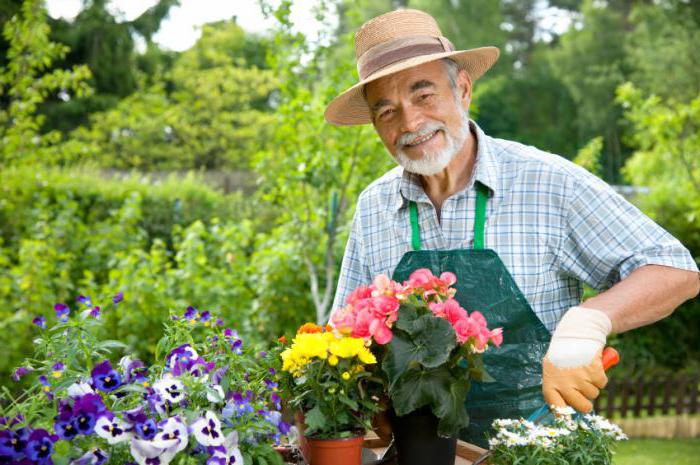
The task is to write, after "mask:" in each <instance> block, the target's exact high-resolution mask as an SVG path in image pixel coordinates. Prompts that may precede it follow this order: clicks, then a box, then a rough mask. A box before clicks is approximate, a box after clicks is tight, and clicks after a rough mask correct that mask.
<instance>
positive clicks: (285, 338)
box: [277, 336, 287, 344]
mask: <svg viewBox="0 0 700 465" xmlns="http://www.w3.org/2000/svg"><path fill="white" fill-rule="evenodd" d="M277 342H279V343H280V344H286V343H287V337H286V336H280V337H278V338H277Z"/></svg>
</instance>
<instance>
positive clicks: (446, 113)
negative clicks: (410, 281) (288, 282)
mask: <svg viewBox="0 0 700 465" xmlns="http://www.w3.org/2000/svg"><path fill="white" fill-rule="evenodd" d="M355 46H356V56H357V67H358V72H359V76H360V82H359V83H358V84H356V85H355V86H353V87H351V88H350V89H348V90H347V91H345V92H344V93H342V94H341V95H339V96H338V97H337V98H336V99H335V100H333V102H331V103H330V105H329V106H328V108H327V110H326V113H325V116H326V119H327V120H328V121H329V122H330V123H332V124H336V125H354V124H369V123H371V124H373V125H374V128H375V129H376V131H377V134H378V135H379V137H380V138H381V140H382V142H383V143H384V145H385V146H386V148H387V150H388V151H389V152H390V154H391V155H392V156H393V157H394V159H395V160H396V161H397V162H398V164H399V165H400V166H398V167H396V168H394V169H392V170H391V171H389V172H387V173H386V174H384V175H383V176H382V177H380V178H379V179H377V180H376V181H374V182H373V183H372V184H370V185H369V186H368V187H367V188H366V189H365V190H364V191H363V192H362V194H361V195H360V197H359V200H358V203H357V211H356V213H355V218H354V221H353V227H352V231H351V233H350V237H349V239H348V243H347V248H346V250H345V257H344V259H343V264H342V269H341V272H340V278H339V283H338V290H337V293H336V298H335V303H334V307H333V308H339V307H341V306H342V305H343V303H344V301H345V298H346V296H347V295H348V294H349V292H350V291H352V290H353V289H354V288H355V287H357V286H359V285H361V284H367V283H369V282H371V280H372V278H373V276H375V275H377V274H379V273H387V274H389V275H392V276H393V279H395V280H398V281H401V280H405V279H406V278H407V277H408V275H409V274H410V273H411V272H412V271H413V270H415V269H417V268H424V267H425V268H430V269H431V270H432V272H433V273H435V274H439V273H441V272H444V271H451V272H454V273H455V274H456V275H457V288H458V291H457V295H456V298H457V300H458V301H459V302H460V304H461V305H462V306H463V307H464V308H466V309H467V310H469V311H471V310H475V309H478V310H480V311H482V312H483V313H484V315H485V316H486V318H487V320H488V321H489V325H490V326H492V327H493V326H503V334H504V342H503V345H502V347H501V348H500V349H499V350H494V351H490V352H491V353H487V354H486V356H485V363H486V365H487V368H488V370H489V372H490V373H491V374H492V375H493V376H494V378H495V379H496V381H495V382H493V383H488V384H487V383H484V384H479V383H476V384H475V385H474V386H473V388H472V390H471V392H470V395H469V398H468V400H467V402H468V409H469V412H470V419H471V420H470V424H469V427H468V428H466V429H465V430H464V432H463V437H462V438H463V439H465V440H467V441H470V442H473V443H477V444H483V443H484V431H485V430H486V429H488V427H489V425H490V423H491V421H492V420H493V419H494V418H497V417H519V416H527V414H528V413H530V412H531V411H532V410H534V409H535V408H536V407H537V406H538V404H541V402H542V394H543V393H544V399H545V400H546V401H547V402H548V403H549V404H550V405H551V404H556V405H560V406H563V405H567V404H568V405H571V406H573V407H574V408H576V409H577V410H579V411H584V412H585V411H589V410H590V409H591V402H590V400H591V399H594V398H595V397H597V396H598V393H599V389H601V388H602V387H604V386H605V384H606V382H607V378H606V375H605V373H604V370H603V368H602V363H601V350H602V349H603V347H604V345H605V342H606V338H607V336H608V335H609V334H610V333H613V332H614V333H621V332H624V331H628V330H631V329H634V328H637V327H640V326H644V325H648V324H650V323H653V322H655V321H657V320H659V319H661V318H664V317H666V316H668V315H670V314H671V312H673V310H674V309H675V308H676V307H677V306H678V305H680V304H681V303H682V302H684V301H685V300H687V299H689V298H691V297H693V296H695V295H697V294H698V290H699V287H700V281H699V280H698V269H697V266H696V264H695V262H694V260H693V259H692V257H691V256H690V254H689V252H688V250H687V249H685V248H684V247H683V246H682V245H681V244H680V243H679V242H678V241H677V240H676V239H675V238H673V237H672V236H671V235H670V234H669V233H667V232H666V231H664V230H663V229H662V228H661V227H659V226H658V225H656V224H655V223H654V222H653V221H651V220H650V219H649V218H647V217H646V216H645V215H643V214H642V213H641V212H640V211H639V210H638V209H636V208H635V207H634V206H632V205H630V204H629V203H628V202H626V201H625V200H624V199H623V198H622V197H620V196H619V195H617V194H616V193H615V192H614V191H613V190H612V189H611V188H610V186H609V185H607V184H606V183H604V182H603V181H601V180H600V179H598V178H597V177H595V176H593V175H592V174H590V173H588V172H587V171H585V170H584V169H582V168H580V167H578V166H576V165H574V164H573V163H571V162H569V161H567V160H566V159H564V158H562V157H559V156H557V155H552V154H549V153H546V152H542V151H540V150H537V149H536V148H534V147H529V146H525V145H521V144H518V143H516V142H510V141H506V140H501V139H495V138H492V137H489V136H488V135H486V134H485V133H484V132H483V131H482V130H481V129H480V128H479V126H477V124H476V123H474V122H473V121H471V120H470V119H469V106H470V103H471V98H472V86H473V83H474V81H475V80H476V79H478V78H479V77H480V76H481V75H482V74H483V73H484V72H486V71H487V70H488V68H489V67H491V66H492V65H493V63H494V62H495V61H496V59H497V58H498V49H496V48H494V47H484V48H478V49H472V50H466V51H456V50H454V47H453V46H452V44H451V43H450V41H449V40H447V39H446V38H445V37H443V36H442V34H441V33H440V30H439V28H438V26H437V24H436V22H435V20H434V19H433V18H432V17H430V16H429V15H427V14H426V13H423V12H420V11H416V10H399V11H393V12H390V13H387V14H384V15H381V16H379V17H377V18H374V19H372V20H370V21H368V22H367V23H365V24H364V25H363V26H362V27H361V28H360V29H359V31H358V32H357V35H356V40H355ZM504 111H507V109H504ZM582 283H586V284H588V285H590V286H592V287H594V288H596V289H601V290H603V292H601V293H600V294H598V295H597V296H595V297H593V298H590V299H588V300H586V301H584V302H581V298H582Z"/></svg>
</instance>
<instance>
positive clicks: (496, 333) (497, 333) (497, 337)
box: [491, 328, 503, 347]
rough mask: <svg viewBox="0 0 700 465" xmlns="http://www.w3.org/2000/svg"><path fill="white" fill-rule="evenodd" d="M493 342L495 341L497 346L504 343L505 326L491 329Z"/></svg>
mask: <svg viewBox="0 0 700 465" xmlns="http://www.w3.org/2000/svg"><path fill="white" fill-rule="evenodd" d="M491 342H493V344H494V345H495V346H496V347H501V344H503V328H496V329H492V330H491Z"/></svg>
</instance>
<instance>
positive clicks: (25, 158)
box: [0, 0, 91, 166]
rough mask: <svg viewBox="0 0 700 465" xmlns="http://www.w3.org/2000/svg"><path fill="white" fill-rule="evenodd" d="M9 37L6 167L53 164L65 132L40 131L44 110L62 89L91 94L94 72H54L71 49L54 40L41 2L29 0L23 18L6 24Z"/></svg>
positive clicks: (2, 154) (0, 92)
mask: <svg viewBox="0 0 700 465" xmlns="http://www.w3.org/2000/svg"><path fill="white" fill-rule="evenodd" d="M3 37H4V38H5V39H6V40H7V42H8V43H9V49H8V50H7V55H6V60H7V63H6V64H5V66H3V68H2V69H0V96H2V97H3V98H4V99H5V101H6V104H5V105H4V106H3V107H1V108H0V141H1V142H2V143H1V144H0V164H1V165H2V166H9V165H13V164H18V163H30V162H37V161H48V162H51V161H52V159H53V158H54V156H55V154H56V153H55V150H54V146H55V145H56V143H57V142H58V141H59V140H60V138H61V134H60V132H58V131H50V132H48V133H44V134H41V133H40V127H41V124H42V122H43V120H44V118H43V116H41V115H39V114H38V111H37V110H38V107H39V105H41V104H42V103H43V102H45V101H46V100H47V99H48V98H49V96H50V95H51V94H52V93H53V92H56V91H59V90H60V91H63V92H65V91H67V90H70V91H73V92H75V93H76V94H77V95H88V94H89V93H90V90H91V89H90V88H89V87H88V86H87V84H86V80H87V79H89V77H90V70H89V69H88V68H87V67H86V66H85V65H80V66H74V67H73V68H72V69H70V70H67V69H54V70H51V71H49V70H48V68H49V67H50V66H51V64H52V63H53V62H54V61H56V60H59V59H61V58H63V57H64V56H65V55H66V53H67V52H68V48H67V47H66V46H64V45H61V44H58V43H56V42H53V41H51V39H50V38H49V27H48V25H47V24H46V11H45V9H44V7H43V2H41V1H40V0H26V1H25V2H24V3H23V5H22V9H21V12H20V14H18V15H15V16H13V17H12V18H11V19H9V20H8V21H7V22H5V24H4V25H3Z"/></svg>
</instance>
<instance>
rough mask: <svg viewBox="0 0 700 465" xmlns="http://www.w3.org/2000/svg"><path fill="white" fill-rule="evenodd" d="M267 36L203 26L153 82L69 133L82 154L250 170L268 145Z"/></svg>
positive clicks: (150, 164) (147, 164)
mask: <svg viewBox="0 0 700 465" xmlns="http://www.w3.org/2000/svg"><path fill="white" fill-rule="evenodd" d="M266 47H267V45H266V41H265V39H261V38H258V37H257V36H254V35H252V34H247V33H245V32H244V31H243V30H242V29H241V28H240V26H238V25H237V24H236V23H235V22H232V21H221V22H218V23H212V24H208V25H206V26H205V27H204V28H203V30H202V36H201V38H200V39H199V40H198V41H197V43H196V44H195V45H194V46H193V47H192V48H191V49H190V50H187V51H185V52H183V53H182V54H181V55H180V56H178V57H177V58H176V59H175V60H174V62H173V65H172V70H171V71H170V72H169V73H167V74H166V76H165V77H164V79H165V82H163V81H161V82H155V83H154V84H153V85H151V86H149V87H146V88H144V89H142V90H139V91H138V92H135V93H133V94H132V95H130V96H128V97H127V98H125V99H123V100H121V101H120V102H119V104H118V105H117V106H116V107H115V108H113V109H110V110H107V111H104V112H100V113H96V114H94V115H93V116H92V117H91V118H90V125H89V127H84V128H79V129H78V130H76V131H75V132H74V133H73V135H72V137H73V138H74V139H76V140H77V141H79V142H80V143H81V144H83V146H84V147H85V150H86V151H87V155H86V156H85V157H84V159H94V160H96V161H97V162H98V163H99V164H100V165H101V166H105V167H114V168H120V169H131V168H137V169H141V170H147V171H150V170H188V169H208V170H216V169H224V168H226V169H242V170H245V169H248V168H249V161H250V159H251V158H252V155H253V154H254V153H255V152H256V151H257V150H259V149H260V147H263V146H264V145H265V143H266V139H267V137H268V136H267V134H268V133H269V127H270V123H271V118H272V116H271V114H270V106H269V98H270V96H271V94H272V92H273V91H274V89H275V87H276V79H275V77H274V75H273V74H272V72H271V71H270V70H269V69H260V68H258V67H257V66H256V63H259V60H260V55H263V56H264V54H265V50H266Z"/></svg>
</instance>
